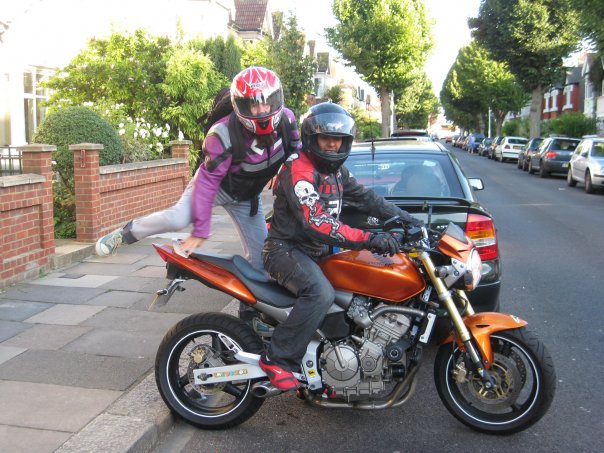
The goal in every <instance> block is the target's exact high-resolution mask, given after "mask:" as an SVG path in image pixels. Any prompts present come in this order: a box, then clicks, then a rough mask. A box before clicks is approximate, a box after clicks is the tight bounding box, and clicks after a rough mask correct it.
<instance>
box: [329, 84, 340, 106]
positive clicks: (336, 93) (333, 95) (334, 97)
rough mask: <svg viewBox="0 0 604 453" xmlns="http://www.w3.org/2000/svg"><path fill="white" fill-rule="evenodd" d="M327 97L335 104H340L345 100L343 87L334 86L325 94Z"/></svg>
mask: <svg viewBox="0 0 604 453" xmlns="http://www.w3.org/2000/svg"><path fill="white" fill-rule="evenodd" d="M325 97H326V98H327V99H328V100H329V101H330V102H333V103H334V104H339V103H340V102H342V100H343V96H342V86H341V85H334V86H332V87H330V88H329V89H328V90H327V91H326V92H325Z"/></svg>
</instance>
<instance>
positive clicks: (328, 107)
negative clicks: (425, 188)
mask: <svg viewBox="0 0 604 453" xmlns="http://www.w3.org/2000/svg"><path fill="white" fill-rule="evenodd" d="M301 130H302V145H303V146H302V151H301V152H300V153H299V154H292V155H291V156H290V158H289V159H288V160H287V161H286V162H285V163H284V164H283V166H282V168H281V170H280V172H279V174H278V177H277V182H276V185H275V188H274V194H275V197H276V198H275V202H274V205H273V209H274V211H273V218H272V221H271V228H270V229H269V233H268V237H267V239H266V241H265V243H264V250H263V258H264V266H265V268H266V270H267V271H268V272H269V274H270V275H271V276H272V277H273V278H274V279H275V280H277V282H279V284H281V285H283V286H284V287H286V288H287V289H288V290H289V291H291V292H292V293H293V294H294V295H296V297H297V298H298V300H297V302H296V304H295V305H294V307H293V309H292V311H291V312H290V314H289V316H288V318H287V320H286V321H285V322H284V323H282V324H280V325H278V326H277V327H276V328H275V331H274V333H273V336H272V339H271V343H270V345H269V348H268V350H267V351H266V352H265V353H263V354H262V356H261V359H260V367H261V368H262V369H263V370H264V371H265V372H266V373H267V375H268V377H269V379H270V381H271V383H272V384H273V385H274V386H275V387H277V388H279V389H281V390H292V389H295V388H297V387H298V386H299V382H298V380H297V379H296V378H295V376H294V375H293V374H292V371H296V370H297V369H298V368H299V365H300V362H301V360H302V358H303V356H304V353H305V351H306V347H307V345H308V343H309V342H310V340H311V338H312V336H313V335H314V333H315V331H316V330H317V328H318V327H319V325H320V324H321V321H322V320H323V317H324V316H325V314H326V313H327V310H328V309H329V307H330V306H331V305H332V303H333V301H334V298H335V293H334V289H333V287H332V286H331V284H330V283H329V281H328V280H327V278H325V276H324V275H323V272H322V271H321V269H320V267H319V265H318V264H317V261H318V260H319V259H320V258H322V257H324V256H326V255H327V254H328V253H329V250H330V245H331V246H338V247H343V248H347V249H357V250H358V249H364V248H366V249H370V250H372V251H375V252H377V253H380V254H390V255H393V254H394V253H396V252H397V251H398V242H397V241H396V240H395V239H394V238H393V237H392V235H390V234H389V233H377V234H376V233H369V232H366V231H362V230H359V229H356V228H351V227H349V226H347V225H345V224H344V223H342V222H341V221H340V220H339V219H338V218H339V214H340V209H341V206H342V202H343V201H347V202H349V203H351V204H353V205H354V206H356V207H357V208H358V209H360V210H364V211H365V212H366V213H367V214H368V215H371V216H373V217H377V218H379V219H388V218H391V217H394V216H397V215H398V216H400V217H402V218H403V220H407V221H408V222H410V223H418V222H419V221H417V220H416V219H414V218H413V217H411V216H410V215H409V214H408V213H407V212H406V211H403V210H401V209H399V208H397V207H396V206H395V205H393V204H391V203H389V202H387V201H386V200H384V198H382V197H380V196H379V195H377V194H376V193H375V192H373V191H372V190H371V189H367V188H365V187H363V186H362V185H361V184H359V183H358V182H357V181H356V180H355V178H354V177H353V176H352V175H351V174H350V172H349V171H348V169H346V167H345V166H344V165H343V163H344V161H345V160H346V158H347V157H348V155H349V154H350V150H351V147H352V141H353V140H354V134H355V123H354V120H353V118H352V117H351V116H350V114H349V113H348V112H347V111H346V110H345V109H343V108H342V107H340V106H339V105H337V104H332V103H322V104H318V105H315V106H313V107H311V109H310V110H309V112H308V113H307V114H306V115H305V117H304V121H303V122H302V128H301Z"/></svg>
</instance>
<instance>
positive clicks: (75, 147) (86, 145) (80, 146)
mask: <svg viewBox="0 0 604 453" xmlns="http://www.w3.org/2000/svg"><path fill="white" fill-rule="evenodd" d="M104 148H105V147H104V146H103V145H102V144H99V143H78V144H76V145H69V151H79V150H82V149H84V150H91V151H93V150H95V149H98V150H101V149H104Z"/></svg>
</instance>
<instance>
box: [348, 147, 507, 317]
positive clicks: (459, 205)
mask: <svg viewBox="0 0 604 453" xmlns="http://www.w3.org/2000/svg"><path fill="white" fill-rule="evenodd" d="M345 165H346V167H347V168H348V169H349V170H350V171H351V173H352V174H353V175H354V176H355V178H356V179H357V181H359V182H360V183H361V184H363V185H365V186H367V187H371V188H372V189H373V190H375V191H376V192H377V193H379V194H381V195H382V196H384V197H385V198H386V199H388V200H390V201H392V202H393V203H395V204H396V205H397V206H400V207H401V208H402V209H405V210H406V211H409V212H410V213H411V214H412V215H414V216H416V217H418V218H420V219H422V220H423V221H425V222H427V223H428V222H429V223H430V225H431V226H432V227H433V228H438V229H441V228H445V227H446V226H447V225H448V224H449V222H454V223H456V224H457V225H459V226H460V227H461V228H463V229H464V230H465V232H466V234H467V235H468V236H469V237H470V238H472V240H473V241H474V242H475V244H476V246H477V249H478V252H479V253H480V256H481V258H482V261H483V275H482V280H481V283H480V285H479V287H478V288H477V289H476V290H474V291H472V292H471V293H469V297H470V301H471V302H472V304H473V305H474V308H475V309H476V310H477V311H497V310H498V309H499V289H500V284H501V281H500V276H501V271H500V269H501V268H500V258H499V249H498V243H497V234H496V231H495V224H494V222H493V218H492V216H491V214H490V213H489V211H488V210H487V209H486V208H485V207H484V206H482V205H481V204H480V203H479V202H478V200H477V199H476V197H475V196H474V191H475V190H481V189H483V188H484V186H483V183H482V180H481V179H479V178H467V177H466V175H465V174H464V172H463V170H462V168H461V165H460V164H459V161H458V160H457V158H456V157H455V156H454V155H453V154H452V153H451V152H449V151H448V150H447V149H446V148H445V147H444V145H442V144H440V143H438V142H409V141H395V140H392V139H386V140H382V141H374V142H373V143H371V142H361V143H355V144H353V147H352V151H351V153H350V156H349V157H348V159H347V160H346V163H345ZM341 218H342V220H343V221H344V222H345V223H347V224H349V225H351V226H355V227H358V228H363V229H369V230H371V229H373V230H379V227H380V226H379V224H378V223H377V219H374V218H368V217H367V215H366V214H362V213H359V212H358V211H356V210H355V208H354V207H352V206H346V205H345V206H343V209H342V214H341Z"/></svg>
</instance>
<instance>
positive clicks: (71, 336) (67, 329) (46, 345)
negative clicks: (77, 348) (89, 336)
mask: <svg viewBox="0 0 604 453" xmlns="http://www.w3.org/2000/svg"><path fill="white" fill-rule="evenodd" d="M91 329H92V327H81V326H65V325H52V324H37V325H34V326H32V327H31V328H29V329H27V330H26V331H24V332H21V333H19V334H17V335H15V336H14V337H12V338H9V339H8V340H6V341H5V342H3V343H2V344H1V345H0V346H14V347H18V348H26V349H42V350H55V351H56V350H58V349H61V348H62V347H63V346H65V345H66V344H68V343H71V342H72V341H73V340H75V339H76V338H78V337H80V336H82V335H84V334H85V333H86V332H88V331H90V330H91Z"/></svg>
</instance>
